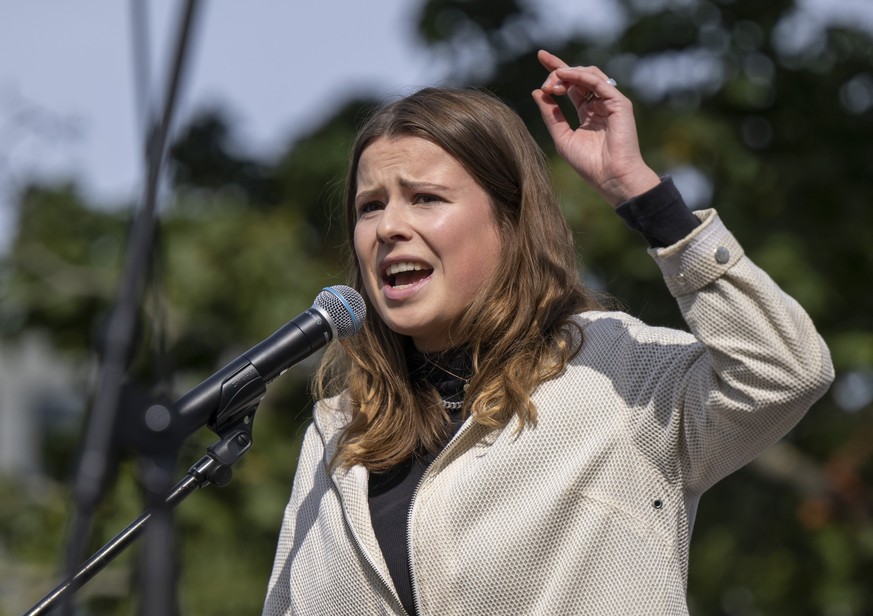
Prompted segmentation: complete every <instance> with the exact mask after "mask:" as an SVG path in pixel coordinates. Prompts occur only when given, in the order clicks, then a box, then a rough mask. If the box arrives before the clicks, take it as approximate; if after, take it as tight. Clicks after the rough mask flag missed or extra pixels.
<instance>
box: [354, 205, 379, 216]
mask: <svg viewBox="0 0 873 616" xmlns="http://www.w3.org/2000/svg"><path fill="white" fill-rule="evenodd" d="M381 207H382V204H381V203H379V202H378V201H368V202H367V203H364V204H363V205H361V206H360V207H359V208H358V215H359V216H360V215H361V214H366V213H368V212H375V211H376V210H378V209H380V208H381Z"/></svg>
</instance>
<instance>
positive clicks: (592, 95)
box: [585, 77, 618, 103]
mask: <svg viewBox="0 0 873 616" xmlns="http://www.w3.org/2000/svg"><path fill="white" fill-rule="evenodd" d="M606 83H608V84H609V85H611V86H612V87H616V86H617V85H618V84H617V83H616V82H615V79H613V78H612V77H610V78H608V79H607V80H606ZM595 98H600V97H599V96H597V94H596V93H595V92H594V91H593V90H592V91H591V92H589V93H588V94H586V95H585V102H586V103H590V102H591V101H593V100H594V99H595Z"/></svg>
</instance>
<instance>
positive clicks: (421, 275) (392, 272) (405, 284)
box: [382, 261, 433, 291]
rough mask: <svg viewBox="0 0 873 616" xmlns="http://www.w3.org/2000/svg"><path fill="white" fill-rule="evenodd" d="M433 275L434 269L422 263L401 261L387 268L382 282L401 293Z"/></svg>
mask: <svg viewBox="0 0 873 616" xmlns="http://www.w3.org/2000/svg"><path fill="white" fill-rule="evenodd" d="M432 273H433V268H429V267H427V266H426V265H423V264H421V263H415V262H413V261H401V262H400V263H392V264H391V265H389V266H388V267H386V268H385V273H384V274H383V276H382V281H383V282H384V283H385V284H387V285H388V286H390V287H392V288H393V289H396V290H398V291H399V290H402V289H406V288H409V287H411V286H413V285H415V284H417V283H419V282H421V281H422V280H424V279H425V278H427V277H428V276H430V275H431V274H432Z"/></svg>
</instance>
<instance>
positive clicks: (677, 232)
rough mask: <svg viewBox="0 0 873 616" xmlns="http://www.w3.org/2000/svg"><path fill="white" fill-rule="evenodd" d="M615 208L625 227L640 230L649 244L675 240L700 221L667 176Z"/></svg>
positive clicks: (689, 231)
mask: <svg viewBox="0 0 873 616" xmlns="http://www.w3.org/2000/svg"><path fill="white" fill-rule="evenodd" d="M615 211H616V213H617V214H618V215H619V216H621V217H622V218H623V219H624V221H625V223H627V226H628V227H630V228H631V229H633V230H635V231H639V232H640V233H642V234H643V237H645V238H646V240H647V241H648V242H649V246H651V247H652V248H664V247H665V246H670V245H672V244H675V243H676V242H678V241H679V240H681V239H682V238H684V237H686V236H687V235H688V234H689V233H691V232H692V231H693V230H694V229H695V228H696V227H697V225H699V224H700V221H699V220H698V219H697V217H696V216H695V215H694V214H692V213H691V210H689V209H688V206H686V205H685V201H684V200H683V199H682V195H681V194H679V190H678V189H677V188H676V185H675V184H674V183H673V179H672V178H671V177H669V176H667V177H665V178H663V179H662V180H661V183H660V184H658V185H657V186H655V187H654V188H652V189H651V190H648V191H646V192H644V193H643V194H641V195H637V196H636V197H633V198H632V199H628V200H627V201H625V202H624V203H622V204H621V205H619V206H618V207H617V208H616V209H615Z"/></svg>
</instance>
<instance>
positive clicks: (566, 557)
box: [264, 52, 832, 616]
mask: <svg viewBox="0 0 873 616" xmlns="http://www.w3.org/2000/svg"><path fill="white" fill-rule="evenodd" d="M539 58H540V61H541V62H542V64H543V65H544V66H545V68H546V69H547V71H548V77H547V79H546V82H545V83H544V84H543V86H542V87H541V88H539V89H537V90H535V91H534V93H533V97H534V99H535V101H536V102H537V104H538V106H539V108H540V110H541V112H542V116H543V119H544V121H545V123H546V126H547V127H548V129H549V132H550V134H551V136H552V138H553V140H554V142H555V146H556V148H557V150H558V152H559V153H560V154H561V155H562V156H563V157H564V158H565V159H566V160H567V162H568V163H569V164H570V165H571V166H572V167H573V168H574V169H575V170H576V171H577V172H578V174H579V175H580V176H581V177H582V178H583V179H584V180H585V181H587V182H589V183H590V184H591V185H592V186H593V187H594V188H596V189H597V190H598V191H599V193H600V194H601V195H603V197H604V199H605V200H606V201H607V202H608V203H610V204H611V205H612V206H614V207H616V208H617V211H618V213H619V215H621V216H622V217H624V219H625V220H626V221H627V222H628V224H629V225H630V226H631V227H632V228H634V229H637V230H639V231H640V232H642V234H643V235H644V237H645V238H646V239H647V240H648V241H649V243H650V245H651V249H650V253H651V255H652V256H653V258H654V259H655V261H656V263H657V264H658V265H659V266H660V268H661V269H662V271H663V274H664V278H665V281H666V283H667V286H668V288H669V290H670V291H671V293H672V294H673V295H674V296H675V298H676V300H677V303H678V305H679V309H680V310H681V311H682V314H683V315H684V317H685V319H686V321H687V323H688V327H689V330H690V332H685V331H676V330H669V329H664V328H658V327H650V326H648V325H645V324H643V323H642V322H640V321H638V320H637V319H635V318H633V317H631V316H628V315H627V314H624V313H621V312H610V311H604V310H603V309H602V308H601V307H600V306H599V305H598V304H597V302H596V301H595V300H594V299H592V297H591V296H590V294H589V293H588V292H587V291H586V289H585V288H584V287H583V286H582V284H581V282H580V276H579V272H578V271H577V259H576V254H575V250H574V247H573V242H572V238H571V234H570V231H569V229H568V226H567V223H566V221H565V220H564V218H563V216H562V214H561V212H560V209H559V207H558V202H557V199H556V196H555V192H554V189H553V187H552V185H551V182H550V178H549V170H548V167H547V164H546V161H545V159H544V157H543V155H542V153H541V152H540V150H539V149H538V148H537V146H536V145H535V143H534V141H533V139H532V138H531V136H530V134H529V133H528V131H527V129H526V128H525V126H524V125H523V123H522V121H521V120H520V118H519V117H518V116H517V115H516V114H515V113H513V112H512V111H511V110H510V109H508V108H507V107H506V106H505V105H504V104H502V103H501V102H499V101H498V100H497V99H496V98H495V97H493V96H491V95H489V94H486V93H483V92H480V91H474V90H452V89H434V88H429V89H425V90H422V91H420V92H417V93H415V94H413V95H411V96H408V97H406V98H403V99H400V100H398V101H396V102H393V103H391V104H389V105H387V106H385V107H384V108H382V109H381V110H379V111H378V112H377V113H375V114H374V115H373V116H372V117H371V119H370V120H369V122H368V123H367V124H366V125H365V126H364V127H363V129H362V130H361V132H360V134H359V136H358V139H357V142H356V144H355V146H354V148H353V152H352V155H351V161H350V167H349V173H348V180H347V200H346V212H347V221H348V227H349V243H350V246H351V248H352V252H353V259H352V262H351V266H350V268H351V281H350V282H351V284H352V285H353V286H354V287H355V288H357V289H358V290H360V291H361V292H362V294H364V296H365V298H366V300H367V307H368V314H367V324H366V327H365V328H364V331H363V332H362V333H361V334H360V335H358V336H357V337H355V338H350V339H347V340H345V341H343V343H342V344H341V345H334V346H333V347H332V348H331V349H330V351H329V352H328V353H327V354H326V355H325V358H324V360H323V363H322V366H321V369H320V371H319V375H318V379H317V382H318V386H319V388H318V394H319V402H318V403H317V405H316V408H315V413H314V415H315V418H314V422H313V423H312V425H311V426H310V428H309V429H308V431H307V435H306V438H305V440H304V444H303V449H302V451H301V454H300V460H299V464H298V468H297V473H296V477H295V480H294V486H293V489H292V493H291V500H290V502H289V504H288V507H287V509H286V514H285V519H284V524H283V527H282V532H281V536H280V538H279V546H278V550H277V554H276V561H275V566H274V570H273V575H272V578H271V580H270V585H269V591H268V596H267V601H266V605H265V607H264V614H268V615H278V614H331V615H335V614H349V615H360V614H420V615H424V614H434V615H439V616H446V615H449V614H464V615H470V614H489V615H491V614H512V615H518V614H550V615H552V614H574V615H578V614H592V615H597V616H603V615H606V614H616V615H622V616H627V615H630V614H647V615H650V614H686V613H687V608H686V600H685V592H686V580H687V570H688V543H689V538H690V534H691V529H692V526H693V523H694V515H695V512H696V508H697V503H698V499H699V498H700V495H701V494H702V493H703V492H704V491H705V490H706V489H707V488H708V487H710V486H711V485H713V484H714V483H715V482H716V481H718V480H719V479H721V478H723V477H724V476H726V475H728V474H729V473H731V472H733V471H734V470H736V469H737V468H739V467H740V466H742V465H743V464H745V463H747V462H748V461H749V460H751V459H752V458H753V457H754V456H755V455H757V454H758V453H759V452H761V451H762V450H763V449H765V448H766V447H768V446H769V445H770V444H772V443H773V442H775V441H776V440H778V439H779V438H781V437H782V436H783V435H784V434H785V433H786V432H787V431H788V430H790V429H791V427H792V426H793V425H794V424H795V423H796V422H797V421H798V420H799V419H800V418H801V417H802V416H803V414H804V413H805V412H806V410H807V409H808V408H809V406H810V405H811V404H812V403H813V402H814V401H815V400H817V399H818V398H819V397H820V396H821V395H822V394H823V393H824V391H825V390H826V389H827V387H828V385H829V384H830V382H831V379H832V366H831V363H830V357H829V354H828V351H827V349H826V347H825V345H824V344H823V342H822V341H821V339H820V337H819V336H818V334H817V333H816V331H815V328H814V327H813V325H812V323H811V322H810V320H809V318H808V317H807V315H806V314H805V313H804V311H803V310H802V309H801V308H800V307H799V306H798V305H797V303H796V302H794V301H793V300H792V299H791V298H789V297H788V296H786V295H785V294H784V293H783V292H782V291H781V290H780V289H779V288H778V287H777V286H776V285H775V284H774V283H773V281H772V280H771V279H770V278H769V277H768V276H767V275H766V274H765V273H764V272H762V271H761V270H760V269H758V268H757V267H756V266H755V265H754V264H752V263H751V262H750V261H749V259H748V258H747V257H746V256H745V255H744V253H743V250H742V248H741V246H740V245H739V244H738V243H737V241H736V240H735V239H734V238H733V237H732V236H731V234H730V233H729V232H728V231H727V230H726V229H725V227H724V225H723V224H722V222H721V221H720V219H719V218H718V215H717V214H716V212H715V211H713V210H709V211H703V212H698V213H694V214H692V213H691V212H690V211H689V210H688V209H687V208H686V207H685V205H684V203H683V202H682V199H681V197H680V196H679V194H678V192H677V191H676V189H675V187H674V186H673V184H672V182H671V181H670V180H669V178H666V179H661V178H659V177H658V175H657V174H655V173H654V172H653V171H652V170H651V169H650V168H649V167H648V166H647V165H646V164H645V162H644V161H643V159H642V157H641V155H640V151H639V147H638V143H637V134H636V127H635V123H634V119H633V114H632V109H631V104H630V102H629V101H628V99H627V98H625V97H624V96H623V95H622V94H621V92H620V91H619V90H618V89H617V88H616V87H615V85H614V82H611V80H609V79H608V77H607V76H606V75H605V74H603V73H602V72H601V71H600V70H599V69H597V68H595V67H572V68H570V67H567V66H566V65H565V64H564V63H563V62H562V61H561V60H560V59H559V58H557V57H555V56H553V55H551V54H548V53H546V52H540V55H539ZM555 96H567V97H569V99H570V100H571V101H572V103H573V105H574V106H575V108H576V111H577V113H578V120H579V124H578V125H577V126H575V127H574V126H571V125H570V124H569V123H568V121H567V119H566V118H565V117H564V115H563V114H562V113H561V111H560V109H559V107H558V106H557V104H556V102H555V98H554V97H555Z"/></svg>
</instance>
